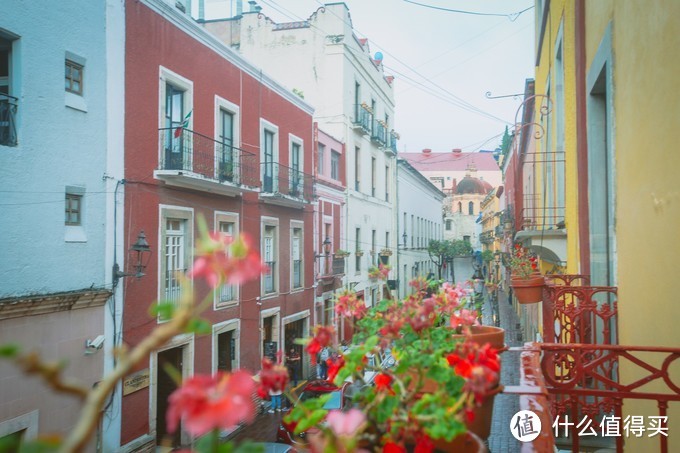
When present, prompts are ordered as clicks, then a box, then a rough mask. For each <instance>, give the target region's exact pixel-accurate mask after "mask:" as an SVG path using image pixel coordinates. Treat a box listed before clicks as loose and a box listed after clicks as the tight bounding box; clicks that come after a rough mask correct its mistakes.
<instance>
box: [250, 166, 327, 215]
mask: <svg viewBox="0 0 680 453" xmlns="http://www.w3.org/2000/svg"><path fill="white" fill-rule="evenodd" d="M260 174H261V175H262V190H261V192H260V198H261V199H263V200H264V201H266V202H270V203H272V204H279V205H282V206H288V207H299V206H301V205H302V204H304V203H310V202H311V201H313V199H314V177H313V176H312V175H310V174H307V173H303V172H301V171H299V170H295V169H293V168H290V167H286V166H285V165H281V164H279V163H276V162H264V163H262V164H261V173H260Z"/></svg>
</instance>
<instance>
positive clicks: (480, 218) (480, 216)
mask: <svg viewBox="0 0 680 453" xmlns="http://www.w3.org/2000/svg"><path fill="white" fill-rule="evenodd" d="M481 221H482V213H481V212H480V213H479V215H478V216H477V220H475V223H479V222H481Z"/></svg>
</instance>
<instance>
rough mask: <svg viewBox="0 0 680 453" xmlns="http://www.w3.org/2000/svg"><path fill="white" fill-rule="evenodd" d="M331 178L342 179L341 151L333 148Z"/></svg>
mask: <svg viewBox="0 0 680 453" xmlns="http://www.w3.org/2000/svg"><path fill="white" fill-rule="evenodd" d="M331 178H333V179H335V180H336V181H338V180H340V153H339V152H337V151H333V150H331Z"/></svg>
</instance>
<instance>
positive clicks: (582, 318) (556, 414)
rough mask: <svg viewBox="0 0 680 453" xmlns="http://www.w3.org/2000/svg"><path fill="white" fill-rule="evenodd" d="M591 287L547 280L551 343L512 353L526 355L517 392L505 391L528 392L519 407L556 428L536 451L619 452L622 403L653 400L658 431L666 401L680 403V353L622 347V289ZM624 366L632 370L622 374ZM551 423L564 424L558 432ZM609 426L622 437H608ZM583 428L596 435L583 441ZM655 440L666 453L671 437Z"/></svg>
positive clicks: (581, 278)
mask: <svg viewBox="0 0 680 453" xmlns="http://www.w3.org/2000/svg"><path fill="white" fill-rule="evenodd" d="M589 283H590V279H589V277H588V276H587V275H547V276H546V287H545V290H544V297H543V304H542V311H543V338H544V339H545V340H546V341H547V342H548V343H533V344H529V343H527V344H526V345H525V347H524V348H512V349H511V351H512V350H514V351H515V352H521V353H522V361H521V362H522V369H521V370H520V371H521V375H522V379H521V382H520V386H519V387H506V391H505V392H506V393H516V394H522V395H525V398H522V399H520V404H521V405H522V406H521V407H520V409H528V410H534V411H535V412H537V415H538V416H539V418H540V419H541V420H544V421H547V422H548V423H549V424H550V425H551V426H553V429H552V430H549V431H548V434H549V435H548V436H539V438H538V439H537V440H536V441H535V442H534V444H533V451H552V450H553V447H554V446H555V445H556V444H557V445H559V446H560V447H561V448H564V447H562V446H563V445H565V444H566V445H568V446H569V447H570V448H571V450H572V451H584V450H585V451H590V450H591V449H594V447H599V448H602V447H603V445H602V441H609V442H611V443H612V445H611V447H612V448H613V447H615V448H616V451H617V452H622V451H623V442H624V437H623V436H624V429H626V428H624V423H625V421H624V419H625V417H624V416H623V410H622V408H623V404H624V400H626V399H629V400H630V399H635V400H648V401H655V402H656V406H657V408H658V415H657V414H651V415H650V417H651V416H654V417H658V420H659V427H660V428H666V429H667V426H668V424H667V419H665V418H664V417H666V416H667V409H668V405H669V403H670V402H680V388H678V387H677V386H676V385H675V384H674V383H675V382H678V378H679V377H680V376H677V374H678V373H677V372H678V370H677V369H676V368H674V367H671V363H672V362H673V361H674V360H676V359H677V358H678V357H680V348H666V347H656V346H654V347H648V346H638V345H632V346H623V345H619V344H618V326H617V293H618V290H617V288H616V287H609V286H590V285H589ZM622 367H625V368H626V369H627V370H628V372H627V373H625V374H622V373H621V368H622ZM631 370H633V371H631ZM672 373H675V374H676V375H675V376H671V374H672ZM650 385H651V386H652V387H650ZM649 407H650V408H651V407H653V406H651V405H650V406H649ZM537 409H538V410H537ZM637 415H643V414H637ZM648 415H649V414H648ZM567 417H568V419H567ZM554 421H557V422H558V423H561V424H558V425H556V426H557V428H558V429H557V431H558V432H557V433H555V426H554V425H553V422H554ZM612 423H613V424H614V425H616V426H614V425H611V424H612ZM607 424H608V426H610V427H614V428H617V429H616V431H617V432H619V433H620V434H618V435H613V437H612V435H611V434H605V427H606V426H607ZM583 426H592V427H593V428H594V429H595V431H596V432H597V435H596V436H595V437H594V438H589V437H585V438H584V437H581V435H580V433H581V432H582V431H583V430H582V427H583ZM645 426H647V425H646V424H645ZM643 428H644V427H643ZM609 432H611V431H610V430H607V433H609ZM600 433H602V435H601V436H600ZM638 437H639V436H638ZM657 438H658V442H659V450H660V451H662V452H667V451H668V441H667V437H666V436H664V435H662V434H659V435H658V437H657ZM527 451H531V450H530V449H528V450H527Z"/></svg>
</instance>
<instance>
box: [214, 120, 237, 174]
mask: <svg viewBox="0 0 680 453" xmlns="http://www.w3.org/2000/svg"><path fill="white" fill-rule="evenodd" d="M218 146H219V154H218V161H219V165H218V169H219V170H218V172H219V173H218V179H219V180H220V181H232V182H233V181H234V175H235V170H236V169H235V162H234V115H233V114H232V113H230V112H227V111H226V110H224V109H220V135H219V144H218Z"/></svg>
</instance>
